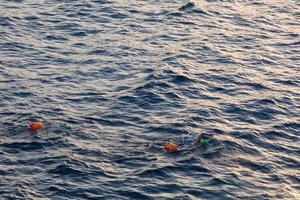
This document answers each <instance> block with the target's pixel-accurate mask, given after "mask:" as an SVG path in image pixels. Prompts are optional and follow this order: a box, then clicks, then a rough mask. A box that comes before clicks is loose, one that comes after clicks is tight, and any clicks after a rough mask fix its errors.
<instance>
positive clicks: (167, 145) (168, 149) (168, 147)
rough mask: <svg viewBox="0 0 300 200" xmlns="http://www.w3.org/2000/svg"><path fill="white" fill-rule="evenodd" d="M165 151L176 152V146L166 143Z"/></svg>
mask: <svg viewBox="0 0 300 200" xmlns="http://www.w3.org/2000/svg"><path fill="white" fill-rule="evenodd" d="M165 150H167V151H169V152H176V151H177V146H176V144H173V143H170V142H168V143H166V144H165Z"/></svg>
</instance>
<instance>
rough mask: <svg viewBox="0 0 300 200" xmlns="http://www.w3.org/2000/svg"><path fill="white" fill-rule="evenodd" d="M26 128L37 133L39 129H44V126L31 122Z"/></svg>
mask: <svg viewBox="0 0 300 200" xmlns="http://www.w3.org/2000/svg"><path fill="white" fill-rule="evenodd" d="M28 128H29V129H30V130H31V131H37V130H39V129H43V128H45V126H44V124H42V123H41V122H31V123H30V124H29V126H28Z"/></svg>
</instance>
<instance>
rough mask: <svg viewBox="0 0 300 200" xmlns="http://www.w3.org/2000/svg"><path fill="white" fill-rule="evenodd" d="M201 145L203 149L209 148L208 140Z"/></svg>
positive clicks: (202, 141) (201, 142)
mask: <svg viewBox="0 0 300 200" xmlns="http://www.w3.org/2000/svg"><path fill="white" fill-rule="evenodd" d="M200 144H201V146H202V147H204V148H207V147H208V141H207V140H201V141H200Z"/></svg>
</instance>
